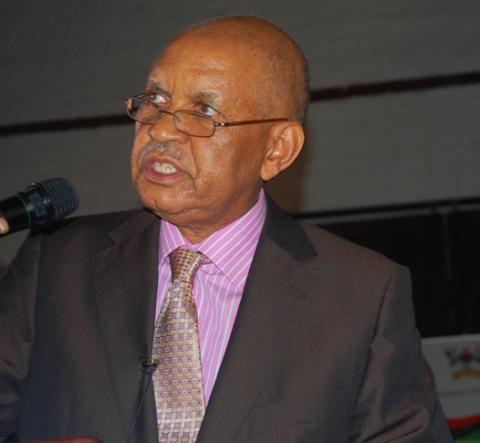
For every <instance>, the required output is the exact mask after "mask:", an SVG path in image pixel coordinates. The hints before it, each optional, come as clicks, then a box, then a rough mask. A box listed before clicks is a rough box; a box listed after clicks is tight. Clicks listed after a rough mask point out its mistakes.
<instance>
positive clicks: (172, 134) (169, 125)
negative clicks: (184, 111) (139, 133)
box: [148, 113, 188, 143]
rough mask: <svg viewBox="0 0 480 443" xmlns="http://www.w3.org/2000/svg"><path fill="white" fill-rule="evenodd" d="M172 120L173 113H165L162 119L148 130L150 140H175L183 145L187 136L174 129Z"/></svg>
mask: <svg viewBox="0 0 480 443" xmlns="http://www.w3.org/2000/svg"><path fill="white" fill-rule="evenodd" d="M174 118H175V116H174V115H173V113H172V114H171V113H165V114H164V115H163V117H161V118H159V119H158V120H157V121H156V122H155V123H154V124H153V125H151V126H150V128H148V135H149V136H150V138H151V139H152V140H155V141H158V142H164V141H171V140H176V141H178V142H179V143H184V142H185V141H186V140H187V138H188V136H187V135H186V134H184V133H183V132H180V131H179V130H178V129H177V128H176V126H175V123H174Z"/></svg>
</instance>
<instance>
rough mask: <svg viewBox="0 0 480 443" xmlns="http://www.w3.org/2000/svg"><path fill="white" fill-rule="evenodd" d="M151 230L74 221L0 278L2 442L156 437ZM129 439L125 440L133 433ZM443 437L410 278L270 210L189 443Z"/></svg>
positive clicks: (135, 222) (129, 223)
mask: <svg viewBox="0 0 480 443" xmlns="http://www.w3.org/2000/svg"><path fill="white" fill-rule="evenodd" d="M158 231H159V222H158V219H156V218H155V217H154V216H153V215H151V214H149V213H147V212H143V211H140V212H135V213H133V212H131V213H121V214H106V215H102V216H93V217H85V218H80V219H77V220H76V221H74V222H72V223H71V224H69V225H68V226H65V227H63V228H60V229H57V230H55V231H54V232H52V233H50V234H43V235H37V236H34V237H33V238H30V239H29V240H28V241H27V242H26V244H25V245H24V246H23V247H22V249H21V251H20V253H19V255H18V257H17V258H16V259H15V260H14V262H13V264H12V266H11V269H10V271H9V273H8V274H7V276H6V277H4V278H3V279H2V280H1V281H0V441H3V440H4V439H5V438H6V436H8V435H10V434H12V433H17V434H18V435H19V436H20V438H21V439H23V440H28V439H34V438H60V437H68V436H70V437H73V436H88V435H90V436H95V437H98V438H99V439H101V440H102V441H103V442H104V443H118V442H126V439H127V436H128V435H129V432H130V428H131V427H132V423H133V421H134V416H135V411H136V410H137V408H138V404H139V401H140V397H141V395H142V394H141V392H142V390H144V389H146V392H147V394H146V397H145V404H144V406H143V409H142V411H141V413H140V415H139V419H138V423H137V426H136V429H135V439H136V440H135V441H138V442H143V443H150V442H155V441H157V434H156V433H157V429H156V418H155V409H154V397H153V391H152V389H151V386H149V387H147V383H148V375H145V374H144V373H142V372H141V370H140V369H139V365H138V362H139V359H140V358H141V357H147V356H149V355H150V353H151V343H152V337H153V325H154V307H155V297H156V284H157V254H158ZM132 441H134V440H133V439H132ZM367 441H368V442H370V443H374V442H377V443H379V442H395V443H407V442H422V443H439V442H451V441H452V440H451V437H450V434H449V431H448V429H447V427H446V423H445V419H444V417H443V414H442V411H441V409H440V407H439V404H438V400H437V396H436V394H435V391H434V386H433V381H432V377H431V373H430V371H429V369H428V367H427V365H426V363H425V361H424V359H423V356H422V354H421V352H420V339H419V336H418V333H417V330H416V328H415V325H414V320H413V310H412V302H411V296H410V283H409V275H408V271H406V270H405V269H404V268H402V267H400V266H398V265H397V264H395V263H393V262H391V261H389V260H388V259H385V258H384V257H382V256H380V255H378V254H376V253H374V252H371V251H368V250H366V249H363V248H361V247H359V246H356V245H353V244H351V243H349V242H347V241H345V240H342V239H340V238H338V237H336V236H334V235H331V234H329V233H327V232H325V231H323V230H320V229H317V228H314V227H310V226H306V225H301V224H299V223H297V222H296V221H294V220H292V219H291V218H289V217H287V216H285V215H284V214H283V213H281V212H280V211H279V210H278V209H277V208H275V207H274V206H273V205H271V204H270V205H269V208H268V214H267V221H266V224H265V227H264V230H263V232H262V235H261V239H260V242H259V245H258V249H257V252H256V254H255V257H254V260H253V264H252V268H251V271H250V273H249V276H248V280H247V284H246V287H245V292H244V295H243V299H242V302H241V305H240V308H239V312H238V316H237V319H236V322H235V325H234V329H233V332H232V336H231V339H230V343H229V345H228V349H227V351H226V354H225V357H224V360H223V363H222V366H221V369H220V372H219V374H218V378H217V381H216V384H215V387H214V391H213V393H212V396H211V399H210V402H209V405H208V408H207V411H206V415H205V418H204V421H203V424H202V428H201V430H200V434H199V437H198V442H202V443H207V442H208V443H223V442H234V443H246V442H249V443H260V442H262V443H267V442H271V443H273V442H275V443H282V442H285V443H286V442H289V443H293V442H298V443H299V442H303V443H306V442H325V443H327V442H328V443H335V442H337V443H347V442H350V443H352V442H367Z"/></svg>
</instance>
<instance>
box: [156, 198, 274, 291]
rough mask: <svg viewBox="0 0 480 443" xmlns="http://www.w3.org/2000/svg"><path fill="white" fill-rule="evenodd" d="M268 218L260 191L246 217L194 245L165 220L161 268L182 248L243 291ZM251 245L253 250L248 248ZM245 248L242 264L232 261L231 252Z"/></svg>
mask: <svg viewBox="0 0 480 443" xmlns="http://www.w3.org/2000/svg"><path fill="white" fill-rule="evenodd" d="M265 214H266V198H265V192H264V191H263V189H261V190H260V193H259V196H258V200H257V202H256V203H255V205H254V206H253V207H252V208H251V209H250V210H249V211H248V212H247V213H245V214H244V215H243V216H242V217H240V218H238V219H237V220H234V221H233V222H232V223H230V224H228V225H227V226H224V227H223V228H221V229H219V230H218V231H216V232H214V233H213V234H211V235H210V236H209V237H207V238H206V239H204V240H203V241H202V242H200V243H197V244H195V245H193V244H191V243H190V242H189V241H188V240H187V239H186V238H185V237H184V236H183V235H182V233H181V232H180V230H179V229H178V227H177V226H175V225H173V224H171V223H169V222H168V221H166V220H163V219H162V220H161V225H160V242H159V243H160V245H159V248H160V250H159V264H161V263H162V262H163V261H164V260H166V259H167V258H168V255H169V254H170V253H171V252H172V251H174V250H175V249H177V248H179V247H182V246H183V247H186V248H189V249H193V250H195V251H199V252H201V253H202V254H204V255H205V256H207V257H208V258H209V260H210V261H211V262H212V263H213V265H215V266H216V267H217V268H218V269H219V270H220V271H221V272H222V273H223V274H225V275H226V277H227V278H228V279H229V280H230V281H231V282H232V283H233V284H235V285H236V286H237V287H239V288H243V286H244V284H245V280H246V277H247V274H248V269H249V265H250V263H251V260H252V259H253V254H254V252H255V247H256V244H257V243H258V239H259V237H260V233H261V230H262V227H263V223H264V221H265ZM249 244H251V245H253V246H254V247H253V248H252V247H250V248H249V247H248V245H249ZM245 246H247V247H245ZM242 247H243V249H244V250H245V253H244V254H243V255H241V260H239V259H235V258H234V257H232V252H234V251H237V250H239V249H241V248H242ZM246 261H249V262H248V266H245V262H246Z"/></svg>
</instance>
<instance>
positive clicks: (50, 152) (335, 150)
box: [0, 0, 480, 263]
mask: <svg viewBox="0 0 480 443" xmlns="http://www.w3.org/2000/svg"><path fill="white" fill-rule="evenodd" d="M234 13H247V14H255V15H259V16H261V17H265V18H267V19H269V20H271V21H273V22H274V23H276V24H278V25H279V26H281V27H282V28H284V29H285V30H286V31H287V32H288V33H290V34H291V35H292V36H293V37H294V38H295V39H296V40H297V41H298V43H299V44H300V46H301V47H302V48H303V49H304V51H305V53H306V55H307V58H308V59H309V62H310V76H311V85H312V90H313V92H312V99H313V100H312V105H311V108H310V112H309V116H308V120H307V129H308V144H307V149H306V150H305V152H304V154H303V155H302V157H301V158H300V160H299V162H298V163H297V164H296V165H295V166H294V167H293V168H292V170H291V171H289V172H288V173H286V174H285V175H284V176H283V177H281V178H280V179H278V180H277V181H276V182H275V183H272V185H271V186H270V188H271V192H272V194H273V195H274V196H275V198H276V199H277V201H278V202H279V203H280V205H281V206H283V207H284V208H286V209H288V210H290V211H293V212H295V213H300V214H307V213H308V214H311V213H318V212H320V214H321V213H322V211H327V210H328V211H333V212H334V213H335V211H341V210H347V209H352V208H353V209H355V208H356V209H358V208H371V207H377V206H382V207H383V206H385V205H392V204H411V203H418V202H420V203H422V204H424V203H425V204H427V205H429V204H431V203H432V202H433V203H434V202H435V201H437V200H445V199H448V200H452V201H461V200H462V199H464V198H468V197H477V196H480V174H479V173H478V171H480V125H479V117H480V51H479V50H478V44H479V43H480V26H478V23H480V2H478V1H476V0H415V1H407V0H397V1H395V2H385V1H382V0H369V1H362V0H335V1H331V0H304V1H297V2H292V1H291V0H288V1H286V0H265V1H262V2H258V1H257V0H244V1H235V0H223V1H220V0H210V1H183V0H175V1H173V0H163V1H161V0H157V1H143V2H134V1H127V0H117V1H115V2H114V1H99V0H74V1H68V2H67V1H62V0H44V1H42V2H35V1H31V0H30V1H27V0H17V1H16V2H2V3H0V33H1V35H0V37H1V38H0V61H1V68H0V76H1V77H0V97H1V101H0V181H1V186H0V198H4V197H7V196H8V195H10V194H12V193H14V192H16V191H18V190H20V189H23V188H24V187H25V186H26V185H27V184H28V183H29V182H32V181H34V180H36V181H38V180H42V179H44V178H47V177H52V176H59V175H61V176H66V177H68V178H70V179H71V180H72V182H74V184H75V185H76V187H77V188H78V190H79V192H80V196H81V207H80V209H79V211H78V212H77V213H78V214H86V213H95V212H105V211H111V210H120V209H124V208H129V207H132V206H135V205H137V204H138V203H137V200H136V197H135V194H134V192H133V190H132V189H131V186H130V182H129V165H128V157H129V149H130V144H131V139H132V129H133V128H132V124H131V123H130V122H129V121H128V120H127V119H125V118H124V117H123V112H124V108H123V102H122V99H123V98H124V97H125V96H128V95H130V94H133V93H136V92H138V91H140V90H141V89H142V87H143V82H144V79H145V77H146V74H147V72H148V69H149V65H150V63H151V61H152V59H153V57H154V56H155V55H156V54H157V53H158V52H159V50H160V49H161V48H162V46H163V45H164V44H165V43H166V42H167V41H168V39H169V38H171V37H172V36H174V35H175V34H176V33H178V32H179V31H180V30H181V29H182V28H184V27H185V26H187V25H189V24H192V23H195V22H197V21H199V20H202V19H205V18H208V17H211V16H218V15H224V14H234ZM339 213H340V212H339ZM329 214H331V212H329ZM23 235H24V234H17V235H13V236H10V237H7V238H3V239H1V240H0V242H1V243H0V262H1V261H3V262H4V263H7V262H8V261H9V260H10V259H11V258H12V256H13V255H14V252H15V250H16V248H17V246H18V243H19V242H20V241H21V238H22V236H23Z"/></svg>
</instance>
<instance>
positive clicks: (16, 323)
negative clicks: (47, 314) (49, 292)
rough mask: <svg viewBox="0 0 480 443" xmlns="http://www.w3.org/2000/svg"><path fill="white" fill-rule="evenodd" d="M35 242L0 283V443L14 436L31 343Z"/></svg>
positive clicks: (35, 281)
mask: <svg viewBox="0 0 480 443" xmlns="http://www.w3.org/2000/svg"><path fill="white" fill-rule="evenodd" d="M39 243H40V241H39V239H38V238H34V239H29V240H27V242H26V243H24V245H23V246H22V248H21V249H20V251H19V253H18V255H17V257H16V258H15V259H14V260H13V262H12V264H11V265H10V268H9V270H8V272H7V274H6V275H5V276H4V277H3V278H2V279H0V442H3V441H6V440H7V438H8V437H9V436H10V435H11V434H13V433H14V432H15V420H16V416H17V413H18V410H19V408H20V399H21V393H22V388H23V385H24V382H25V379H26V377H27V374H28V367H29V359H30V354H31V350H32V346H33V343H34V340H35V334H34V311H35V299H36V287H37V275H38V257H39Z"/></svg>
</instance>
